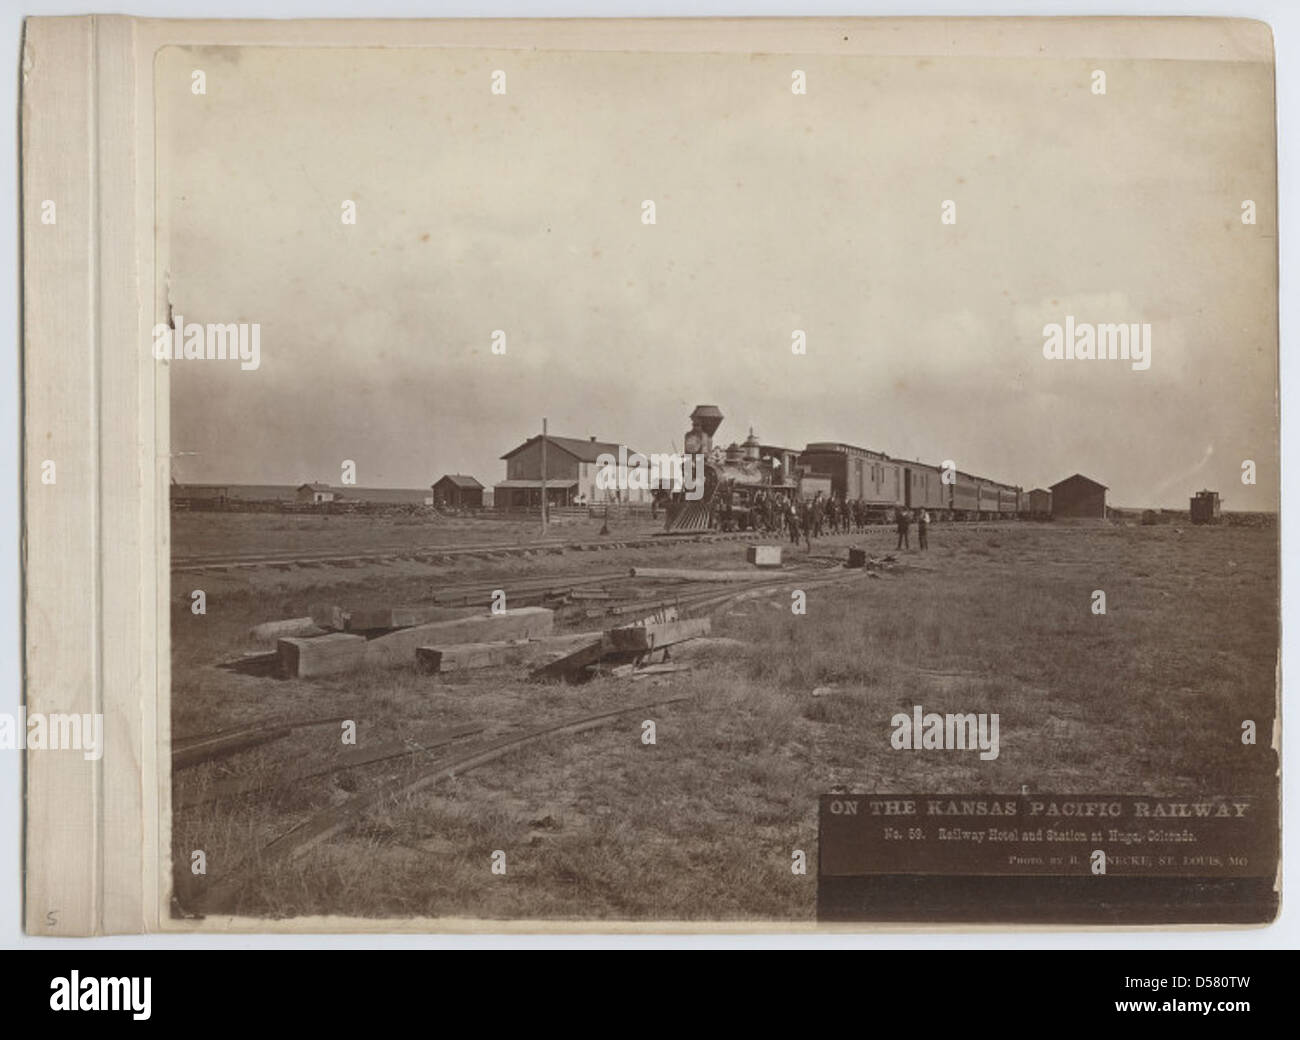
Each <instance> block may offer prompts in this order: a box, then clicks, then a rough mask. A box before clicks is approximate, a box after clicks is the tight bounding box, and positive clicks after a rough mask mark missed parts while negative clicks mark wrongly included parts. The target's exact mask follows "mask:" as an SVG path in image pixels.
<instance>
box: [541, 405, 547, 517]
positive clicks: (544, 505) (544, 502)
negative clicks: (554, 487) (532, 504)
mask: <svg viewBox="0 0 1300 1040" xmlns="http://www.w3.org/2000/svg"><path fill="white" fill-rule="evenodd" d="M546 519H547V517H546V416H542V534H546Z"/></svg>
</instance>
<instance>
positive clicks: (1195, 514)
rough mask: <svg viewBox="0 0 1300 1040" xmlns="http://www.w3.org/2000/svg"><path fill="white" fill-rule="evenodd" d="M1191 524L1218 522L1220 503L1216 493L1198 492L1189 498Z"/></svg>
mask: <svg viewBox="0 0 1300 1040" xmlns="http://www.w3.org/2000/svg"><path fill="white" fill-rule="evenodd" d="M1190 505H1191V513H1192V523H1194V524H1215V523H1218V522H1219V515H1220V509H1221V506H1220V503H1219V493H1218V492H1217V491H1198V492H1197V493H1196V494H1195V495H1193V496H1192V498H1191V502H1190Z"/></svg>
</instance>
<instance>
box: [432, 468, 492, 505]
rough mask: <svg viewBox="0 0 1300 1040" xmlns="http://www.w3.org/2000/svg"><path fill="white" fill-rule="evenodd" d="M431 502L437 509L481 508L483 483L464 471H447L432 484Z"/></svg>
mask: <svg viewBox="0 0 1300 1040" xmlns="http://www.w3.org/2000/svg"><path fill="white" fill-rule="evenodd" d="M433 504H434V505H435V506H437V507H438V508H439V509H482V508H483V485H482V484H480V483H479V482H478V481H477V480H476V479H475V478H474V477H471V476H468V475H466V474H464V473H447V474H444V475H443V476H441V477H439V478H438V479H437V481H436V482H435V483H434V485H433Z"/></svg>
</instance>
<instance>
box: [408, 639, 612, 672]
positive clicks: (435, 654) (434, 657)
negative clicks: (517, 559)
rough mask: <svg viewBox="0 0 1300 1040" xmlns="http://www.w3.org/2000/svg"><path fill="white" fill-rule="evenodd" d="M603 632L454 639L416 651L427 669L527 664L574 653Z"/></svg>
mask: <svg viewBox="0 0 1300 1040" xmlns="http://www.w3.org/2000/svg"><path fill="white" fill-rule="evenodd" d="M603 634H604V633H602V632H574V633H571V634H569V635H564V636H541V637H539V638H537V639H528V640H511V641H509V642H496V643H453V644H450V645H448V646H422V647H420V648H419V649H417V650H416V652H415V658H416V664H417V666H419V668H420V670H421V671H423V672H449V671H465V670H468V669H471V668H494V667H497V666H503V665H504V666H511V667H518V666H521V665H522V666H527V665H531V664H534V663H536V662H538V661H544V660H546V659H548V658H554V657H556V656H557V655H558V656H564V655H565V654H568V653H572V652H573V651H574V650H577V649H579V648H581V647H583V646H587V645H589V644H590V643H592V642H593V641H595V640H597V639H600V637H601V636H602V635H603Z"/></svg>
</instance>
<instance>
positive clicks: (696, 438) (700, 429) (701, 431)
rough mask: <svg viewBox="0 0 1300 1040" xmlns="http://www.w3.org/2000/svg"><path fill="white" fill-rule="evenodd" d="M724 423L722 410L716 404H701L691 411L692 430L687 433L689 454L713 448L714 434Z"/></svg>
mask: <svg viewBox="0 0 1300 1040" xmlns="http://www.w3.org/2000/svg"><path fill="white" fill-rule="evenodd" d="M721 425H722V412H721V411H720V410H719V409H718V406H717V405H715V404H699V405H696V406H695V411H693V412H691V432H690V433H688V434H687V435H686V438H687V448H686V452H687V454H695V453H700V452H703V453H705V454H707V453H708V452H710V451H712V450H713V435H714V433H716V432H717V429H718V427H719V426H721Z"/></svg>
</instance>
